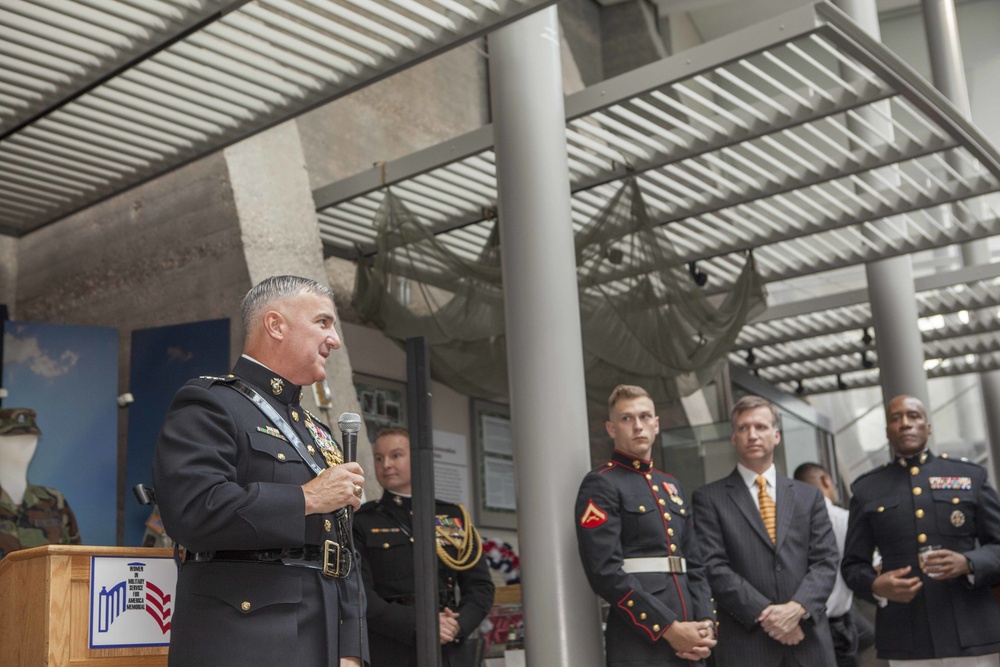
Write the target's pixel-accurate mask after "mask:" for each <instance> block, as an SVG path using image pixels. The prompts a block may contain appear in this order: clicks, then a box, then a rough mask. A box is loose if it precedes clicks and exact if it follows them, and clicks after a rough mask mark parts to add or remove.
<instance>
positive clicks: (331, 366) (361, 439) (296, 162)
mask: <svg viewBox="0 0 1000 667" xmlns="http://www.w3.org/2000/svg"><path fill="white" fill-rule="evenodd" d="M225 160H226V168H227V169H228V172H229V181H230V187H231V189H232V193H233V201H234V203H235V205H236V212H237V215H238V217H239V225H240V235H241V237H242V242H243V252H244V254H245V258H246V265H247V272H248V273H249V274H250V282H251V284H253V285H256V284H257V283H258V282H260V281H261V280H263V279H264V278H267V277H268V276H273V275H283V274H293V275H298V276H302V277H304V278H312V279H313V280H316V281H317V282H320V283H323V284H329V279H328V277H327V274H326V269H325V267H324V264H323V244H322V241H321V240H320V236H319V222H318V220H317V218H316V210H315V208H314V207H313V198H312V189H311V188H310V186H309V174H308V172H307V171H306V162H305V158H304V157H303V152H302V143H301V141H300V138H299V132H298V126H297V125H296V124H295V123H294V122H289V123H282V124H281V125H278V126H276V127H273V128H271V129H270V130H267V131H266V132H262V133H260V134H258V135H255V136H253V137H251V138H249V139H245V140H244V141H241V142H239V143H238V144H235V145H233V146H230V147H229V148H227V149H225ZM233 329H234V330H239V329H240V326H239V323H238V320H234V326H233ZM339 331H340V327H339V322H338V332H339ZM341 341H342V343H343V344H342V346H341V348H340V350H339V351H337V352H334V353H333V354H331V355H330V358H329V359H328V360H327V362H326V381H327V384H328V385H329V388H330V392H331V395H332V399H331V401H330V405H329V407H327V408H323V407H320V406H319V405H317V403H316V401H315V399H314V397H313V392H312V391H309V390H308V389H307V390H306V391H305V392H304V393H305V396H304V398H303V401H302V403H303V405H304V407H305V408H306V409H308V410H310V411H313V412H315V414H317V415H318V416H319V417H320V419H322V420H323V421H324V422H326V423H327V424H328V425H329V426H330V427H331V428H332V429H333V430H334V433H335V434H336V432H337V418H338V417H339V416H340V414H341V413H342V412H357V413H359V414H360V413H361V406H360V404H359V403H358V397H357V394H356V393H355V390H354V381H353V372H352V369H351V360H350V359H349V358H348V356H347V341H344V340H343V335H341ZM242 342H243V341H242V332H238V331H236V332H235V333H234V341H233V350H234V352H235V351H238V350H240V349H242ZM338 439H339V436H338ZM373 460H374V459H373V457H372V451H371V446H370V444H369V442H368V435H367V433H366V432H365V429H361V432H360V433H358V462H359V463H361V467H362V468H364V469H365V471H366V473H367V474H366V481H365V486H366V488H367V489H368V490H374V489H377V488H378V484H377V483H376V482H375V472H374V467H373Z"/></svg>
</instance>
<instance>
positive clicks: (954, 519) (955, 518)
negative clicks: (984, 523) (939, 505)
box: [951, 510, 965, 528]
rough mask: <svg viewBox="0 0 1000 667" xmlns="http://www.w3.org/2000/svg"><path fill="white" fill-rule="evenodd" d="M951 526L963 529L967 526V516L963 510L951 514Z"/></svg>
mask: <svg viewBox="0 0 1000 667" xmlns="http://www.w3.org/2000/svg"><path fill="white" fill-rule="evenodd" d="M951 525H953V526H955V528H961V527H962V526H964V525H965V514H963V513H962V510H955V511H954V512H952V513H951Z"/></svg>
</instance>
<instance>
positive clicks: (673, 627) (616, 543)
mask: <svg viewBox="0 0 1000 667" xmlns="http://www.w3.org/2000/svg"><path fill="white" fill-rule="evenodd" d="M608 412H609V419H608V422H607V425H606V426H607V431H608V434H609V435H610V436H611V438H612V439H613V440H614V443H615V450H614V453H613V454H612V455H611V460H610V461H608V462H607V464H605V465H603V466H601V467H599V468H597V469H595V470H593V471H591V472H590V473H588V474H587V476H586V477H585V478H584V479H583V482H582V484H581V485H580V492H579V494H578V496H577V499H576V534H577V539H578V543H579V548H580V558H581V559H582V560H583V569H584V571H585V572H586V574H587V579H588V580H589V581H590V585H591V587H592V588H593V589H594V591H595V592H596V593H597V594H598V595H600V596H601V597H602V598H604V599H605V600H606V601H607V602H608V604H609V605H610V612H609V614H608V622H607V630H606V633H605V639H606V641H605V648H606V651H607V664H608V665H609V666H612V665H617V664H623V665H629V667H645V666H649V667H652V666H653V665H657V666H660V665H689V664H690V663H692V662H695V663H698V662H699V661H700V660H702V659H703V658H707V657H708V656H709V655H710V653H711V649H712V647H713V646H715V613H714V610H713V609H712V600H711V597H710V593H709V588H708V583H707V580H706V578H705V571H704V567H703V565H702V560H701V554H700V551H699V548H698V542H697V539H696V537H695V533H694V529H693V527H692V518H691V512H690V510H689V509H688V506H687V505H686V504H685V501H684V498H683V494H682V493H681V489H680V486H679V485H678V483H677V480H675V479H674V478H673V477H672V476H670V475H668V474H666V473H663V472H660V471H659V470H656V469H655V468H653V465H652V462H651V460H650V459H651V450H652V447H653V444H654V442H655V438H656V434H657V433H659V431H660V425H659V418H658V417H657V416H656V412H655V409H654V406H653V401H652V400H651V399H650V398H649V395H648V394H647V393H646V391H645V390H644V389H642V388H641V387H635V386H629V385H619V386H618V387H616V388H615V390H614V391H613V392H612V393H611V397H610V398H609V399H608ZM699 664H700V663H699Z"/></svg>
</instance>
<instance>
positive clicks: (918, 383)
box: [837, 0, 930, 409]
mask: <svg viewBox="0 0 1000 667" xmlns="http://www.w3.org/2000/svg"><path fill="white" fill-rule="evenodd" d="M837 6H838V7H840V9H842V10H843V11H844V12H845V13H846V14H847V15H848V16H850V17H851V18H852V19H854V21H855V22H856V23H857V24H858V26H859V27H860V28H861V29H862V30H863V31H864V32H866V33H867V34H868V35H869V36H870V37H872V38H873V39H876V40H879V39H881V33H880V30H879V24H878V8H877V7H876V6H875V0H839V2H837ZM884 111H885V113H889V109H888V108H885V109H884ZM859 116H861V117H862V118H863V119H864V120H865V121H866V124H867V125H868V127H864V126H859V127H855V128H854V130H855V132H856V133H857V134H858V135H859V136H861V137H862V138H863V139H864V140H865V141H867V142H869V143H873V144H876V145H877V144H881V143H884V142H886V141H887V140H889V139H890V138H891V135H892V132H893V128H892V125H891V124H890V123H889V121H888V120H887V119H886V118H885V117H883V115H882V114H879V113H878V112H876V111H875V110H874V109H864V110H862V111H861V112H859ZM849 125H851V123H849ZM869 128H870V129H869ZM885 175H886V177H887V178H890V179H892V178H893V177H894V176H893V174H892V173H891V172H887V173H886V174H885ZM897 178H898V176H897ZM873 186H874V187H876V188H878V187H880V186H879V185H878V184H877V183H873ZM865 273H866V274H867V277H868V293H869V296H870V299H871V308H872V317H873V320H874V323H875V331H876V335H875V345H876V349H877V350H878V358H879V368H880V370H881V385H882V399H883V402H885V403H888V401H889V400H891V399H892V397H894V396H897V395H899V394H910V395H912V396H916V397H917V398H919V399H920V400H921V401H923V402H924V404H925V405H927V406H928V409H929V408H930V395H929V392H928V390H927V374H926V373H925V372H924V366H923V358H924V354H923V346H922V344H921V340H920V329H919V328H918V327H917V319H918V314H917V302H916V291H915V289H914V286H913V262H912V260H911V259H910V257H909V255H904V256H899V257H893V258H891V259H881V260H877V261H873V262H870V263H869V264H868V265H867V266H866V267H865Z"/></svg>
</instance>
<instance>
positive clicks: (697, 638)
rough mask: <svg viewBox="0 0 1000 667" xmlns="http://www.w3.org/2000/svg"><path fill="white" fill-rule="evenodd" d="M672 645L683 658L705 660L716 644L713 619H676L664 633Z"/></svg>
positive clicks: (678, 655)
mask: <svg viewBox="0 0 1000 667" xmlns="http://www.w3.org/2000/svg"><path fill="white" fill-rule="evenodd" d="M663 638H664V639H666V640H667V642H668V643H669V644H670V647H671V648H673V649H674V651H676V653H677V657H678V658H680V659H682V660H691V661H697V660H704V659H705V658H707V657H708V656H710V655H711V654H712V648H713V647H714V646H715V644H716V640H715V623H714V622H713V621H709V620H704V621H674V622H673V623H671V624H670V627H668V628H667V629H666V631H665V632H664V633H663Z"/></svg>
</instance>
